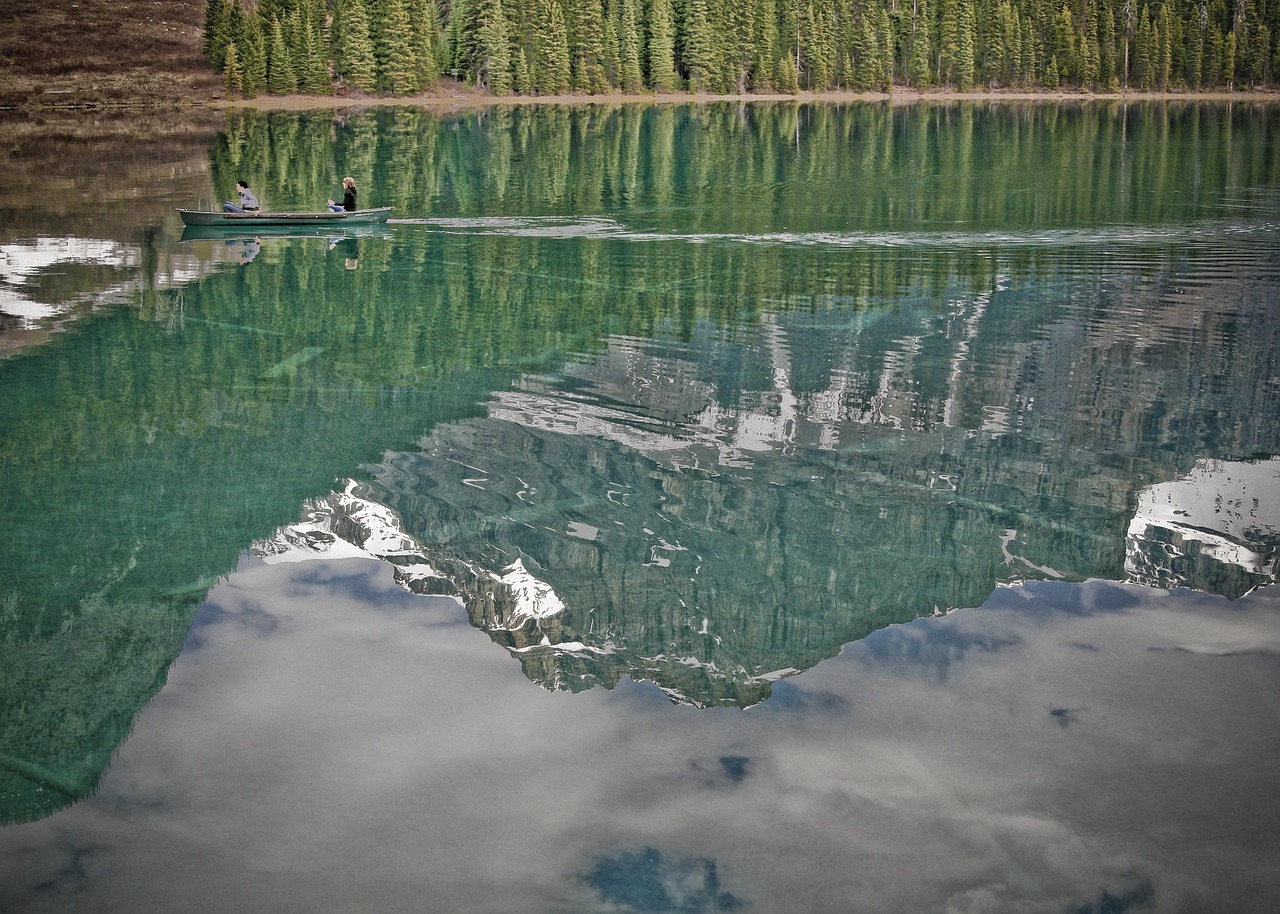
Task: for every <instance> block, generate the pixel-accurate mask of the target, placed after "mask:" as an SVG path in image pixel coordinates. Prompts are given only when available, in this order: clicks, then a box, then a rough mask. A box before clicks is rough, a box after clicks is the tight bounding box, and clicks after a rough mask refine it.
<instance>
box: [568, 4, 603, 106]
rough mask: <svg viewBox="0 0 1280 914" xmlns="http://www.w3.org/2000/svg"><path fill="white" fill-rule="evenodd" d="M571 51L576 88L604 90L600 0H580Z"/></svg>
mask: <svg viewBox="0 0 1280 914" xmlns="http://www.w3.org/2000/svg"><path fill="white" fill-rule="evenodd" d="M576 12H577V16H576V19H575V21H574V26H575V27H574V29H573V33H572V34H571V36H570V41H571V43H570V53H571V55H572V61H573V78H574V83H575V85H576V86H577V88H579V89H581V90H582V91H584V92H587V93H589V94H591V95H598V94H600V93H602V92H607V91H608V89H609V82H608V79H607V78H606V76H605V71H604V12H603V10H602V9H601V6H600V0H579V3H578V6H577V8H576Z"/></svg>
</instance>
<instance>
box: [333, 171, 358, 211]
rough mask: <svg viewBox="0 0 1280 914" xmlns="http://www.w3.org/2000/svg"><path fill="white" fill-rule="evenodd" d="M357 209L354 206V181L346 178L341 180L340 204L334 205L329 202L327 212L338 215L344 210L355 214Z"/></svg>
mask: <svg viewBox="0 0 1280 914" xmlns="http://www.w3.org/2000/svg"><path fill="white" fill-rule="evenodd" d="M358 208H359V207H357V206H356V179H355V178H352V177H346V178H343V179H342V202H341V203H334V202H333V201H332V200H330V201H329V212H331V213H340V212H342V211H343V210H346V211H347V212H349V213H353V212H355V211H356V210H357V209H358Z"/></svg>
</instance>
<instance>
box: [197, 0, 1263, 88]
mask: <svg viewBox="0 0 1280 914" xmlns="http://www.w3.org/2000/svg"><path fill="white" fill-rule="evenodd" d="M1278 19H1280V0H1232V2H1228V0H1164V2H1159V0H1151V2H1148V0H505V2H504V0H207V6H206V17H205V29H204V33H205V44H204V49H205V52H206V53H207V54H208V55H209V58H210V60H211V62H212V63H213V66H214V67H215V69H217V70H218V71H219V72H221V73H222V74H223V75H224V77H225V80H226V84H227V87H228V89H229V90H230V91H233V92H236V93H241V94H244V95H247V96H254V95H260V94H263V93H271V94H286V93H293V92H303V93H314V94H330V93H333V92H335V91H346V92H350V91H356V92H360V93H366V94H379V95H390V96H407V95H415V94H418V93H422V92H427V91H430V90H431V89H432V88H433V87H434V86H435V85H436V84H437V83H438V82H439V81H440V80H441V79H442V78H451V79H457V80H464V81H466V82H468V83H470V84H472V85H475V86H478V87H481V88H483V89H485V90H487V91H489V92H491V93H493V94H495V95H509V94H519V95H533V96H536V95H555V94H562V93H583V94H603V93H610V92H624V93H645V92H677V91H689V92H709V93H758V94H763V93H794V92H798V91H801V90H809V91H829V90H838V89H845V90H853V91H871V90H886V89H888V88H889V87H890V86H892V85H901V86H910V87H914V88H919V89H927V88H930V87H952V88H956V89H962V90H964V89H972V88H977V87H987V88H1047V89H1054V88H1074V89H1088V90H1095V91H1116V90H1121V89H1129V90H1143V91H1163V90H1192V91H1195V90H1205V89H1237V88H1252V87H1260V86H1267V85H1270V84H1272V80H1273V76H1274V74H1276V73H1277V72H1280V60H1277V55H1278V54H1280V25H1278V23H1277V20H1278Z"/></svg>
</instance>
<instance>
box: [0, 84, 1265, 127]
mask: <svg viewBox="0 0 1280 914" xmlns="http://www.w3.org/2000/svg"><path fill="white" fill-rule="evenodd" d="M1102 102H1144V103H1159V102H1176V103H1196V102H1207V103H1215V104H1216V103H1224V102H1240V103H1242V104H1280V89H1249V90H1241V91H1236V92H1226V91H1206V92H1155V91H1152V92H1139V91H1120V92H1081V91H1072V90H1052V91H1049V90H1043V91H1042V90H1026V89H1021V90H1007V89H981V90H969V91H965V92H961V91H958V90H954V89H930V90H925V91H919V90H916V89H911V88H906V87H895V88H893V89H892V90H890V91H888V92H852V91H844V90H834V91H830V92H797V93H795V94H780V93H776V94H767V95H764V94H761V95H757V94H751V93H744V94H694V93H689V92H669V93H640V94H626V93H621V92H612V93H605V94H601V95H583V94H563V95H489V94H487V93H485V92H483V91H479V90H476V89H473V88H471V87H467V86H464V85H461V84H454V85H444V86H439V87H437V88H436V89H435V90H434V91H432V92H427V93H422V94H419V95H408V96H375V95H368V96H366V95H363V94H355V95H259V96H256V97H254V98H227V97H224V96H220V95H213V96H210V97H207V98H203V99H191V100H189V101H188V102H187V103H186V104H181V103H176V102H175V100H174V99H172V98H165V99H159V98H154V97H150V96H143V97H139V98H137V99H135V100H133V101H130V102H127V103H124V102H122V103H118V104H106V103H102V102H92V101H83V102H71V103H69V104H64V105H57V104H51V105H10V106H3V107H0V120H8V121H9V122H11V123H12V122H13V121H15V120H16V121H22V120H26V121H37V120H41V119H45V118H63V117H87V118H96V117H103V116H113V115H124V114H133V115H139V116H144V117H149V116H152V115H178V116H183V115H187V116H190V115H195V114H201V113H203V114H225V113H228V112H231V111H246V110H247V111H325V110H332V111H351V110H360V109H365V108H422V109H438V110H442V111H463V110H478V109H484V108H521V107H531V106H557V107H590V106H597V107H600V106H623V105H711V104H725V103H732V104H800V105H812V104H856V103H866V104H884V103H888V104H890V105H894V106H899V105H901V106H906V105H915V104H939V103H941V104H954V103H974V104H996V105H999V104H1013V103H1019V104H1028V103H1030V104H1057V105H1062V104H1094V103H1102Z"/></svg>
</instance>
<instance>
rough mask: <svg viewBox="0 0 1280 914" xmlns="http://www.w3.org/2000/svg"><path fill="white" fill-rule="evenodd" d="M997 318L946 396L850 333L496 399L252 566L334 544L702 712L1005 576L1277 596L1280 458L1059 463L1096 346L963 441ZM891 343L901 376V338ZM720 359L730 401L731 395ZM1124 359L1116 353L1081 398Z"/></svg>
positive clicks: (1008, 579) (572, 686) (669, 350)
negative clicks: (822, 360)
mask: <svg viewBox="0 0 1280 914" xmlns="http://www.w3.org/2000/svg"><path fill="white" fill-rule="evenodd" d="M997 304H998V303H997ZM986 316H987V317H988V321H987V322H986V323H985V324H983V325H982V327H981V328H976V327H975V328H971V329H970V332H969V333H968V334H967V335H966V336H965V337H964V338H963V339H962V341H961V342H962V343H963V346H964V348H963V350H961V349H960V346H959V345H958V344H956V343H953V349H952V353H951V354H948V355H947V359H948V364H949V365H950V366H951V369H952V377H951V379H950V383H949V385H948V386H947V387H946V389H945V399H943V397H942V396H941V395H939V397H938V398H937V399H936V400H934V401H933V402H929V401H927V400H923V398H921V397H918V396H916V395H914V392H915V391H917V390H919V389H920V387H921V386H922V385H920V384H918V383H917V382H916V379H915V378H914V377H913V376H912V373H911V372H909V371H899V372H897V373H896V374H895V372H893V371H892V370H891V369H890V368H889V367H885V368H884V369H883V370H882V371H880V372H878V373H877V374H875V375H874V376H872V375H871V374H870V373H869V372H862V373H859V372H858V371H857V370H856V368H854V367H850V366H856V365H857V364H858V363H859V361H860V360H862V359H865V358H866V357H867V356H868V355H871V353H867V352H865V351H864V350H865V349H867V348H871V347H872V346H874V345H877V344H874V343H868V342H867V341H866V340H865V339H864V338H863V336H862V334H861V333H860V332H859V325H860V324H861V322H860V321H855V322H852V323H850V324H849V325H848V326H847V327H846V326H840V327H838V329H837V330H836V331H834V332H832V331H831V330H830V329H827V328H825V327H823V326H821V325H818V324H817V322H816V321H814V320H813V319H812V318H811V317H808V316H794V315H793V316H788V317H777V318H773V319H771V320H769V321H767V322H766V323H764V324H763V325H762V326H761V327H760V328H759V330H758V331H757V334H756V335H754V336H748V337H747V338H746V339H737V340H734V341H732V342H730V341H726V340H723V339H719V338H717V336H716V335H715V332H714V331H713V330H711V329H710V328H708V329H707V332H706V335H705V336H704V335H699V336H696V337H695V338H694V339H693V340H692V341H690V342H688V343H676V342H672V341H669V342H666V343H660V342H658V341H653V340H651V341H640V340H615V341H613V343H612V344H611V345H610V346H609V347H608V349H607V350H606V351H605V352H603V353H601V354H600V355H598V356H595V357H593V358H592V359H590V360H589V361H586V362H580V363H577V364H574V365H571V366H569V367H567V368H566V369H565V370H564V371H563V373H562V374H560V375H559V376H557V377H554V378H551V377H546V376H541V377H527V378H525V379H524V380H523V381H522V382H521V383H520V384H518V385H516V387H515V388H514V389H512V390H510V391H500V392H498V393H497V394H496V395H495V398H494V400H493V402H492V403H490V405H489V408H488V415H487V417H485V418H483V419H470V420H465V421H462V422H458V423H453V424H450V425H447V426H441V427H439V428H437V429H436V430H435V431H434V432H433V433H432V434H431V435H429V436H428V437H427V438H425V439H424V440H423V441H422V449H421V450H420V451H414V452H402V453H389V454H387V455H386V456H385V457H384V458H383V461H382V462H381V463H380V464H378V465H376V466H371V467H369V468H367V469H366V473H367V477H366V478H365V479H364V481H362V482H361V483H359V484H354V483H353V484H352V486H351V487H350V488H349V489H348V491H347V492H346V493H345V494H344V495H342V496H335V497H333V498H331V499H329V500H327V501H325V502H322V503H316V504H313V505H312V506H311V509H310V516H309V520H308V522H307V523H305V524H303V525H300V526H298V527H295V528H292V529H288V530H285V531H282V533H281V534H280V535H278V536H277V537H276V538H275V539H274V540H273V541H272V542H270V543H266V544H260V546H259V547H258V550H259V552H260V553H263V554H267V555H272V556H273V557H274V558H275V559H276V560H279V559H280V558H281V557H284V556H290V557H294V558H297V557H299V555H298V552H299V551H300V552H301V553H302V554H304V555H305V554H306V553H312V554H318V555H333V554H336V553H335V552H334V551H333V550H334V545H333V539H334V537H341V538H342V540H344V546H346V547H350V546H355V547H357V550H356V551H357V552H358V553H359V554H366V555H378V556H380V557H383V558H386V559H388V560H390V561H392V562H393V563H395V564H396V566H397V573H398V575H399V577H400V579H401V580H402V582H403V583H404V585H405V586H406V587H409V588H410V589H412V590H415V591H417V592H420V593H435V594H440V593H454V594H457V595H458V596H459V598H460V599H461V600H462V602H463V603H464V604H465V606H466V609H467V613H468V615H469V618H470V620H471V623H472V624H473V625H475V626H476V627H478V628H481V629H483V630H485V631H487V632H488V633H489V635H490V637H491V638H493V640H494V641H495V642H497V643H499V644H501V645H503V646H504V647H506V648H507V649H508V650H509V651H510V652H511V654H512V656H513V657H515V658H516V659H517V660H518V661H519V662H520V664H521V666H522V667H523V669H524V671H525V674H526V675H528V676H529V677H530V678H531V679H533V680H534V681H536V682H539V683H541V684H543V685H545V686H547V687H550V688H555V689H567V690H571V691H581V690H583V689H586V688H590V687H591V686H593V685H604V686H606V687H613V686H614V685H616V684H617V683H618V682H619V681H620V680H621V679H622V678H623V677H631V678H633V679H643V680H649V681H652V682H654V683H656V684H657V685H658V686H659V687H660V688H662V689H663V691H665V692H666V693H667V694H668V695H669V696H670V697H671V698H672V699H673V700H675V701H677V702H683V703H690V704H694V705H698V706H707V705H715V704H725V705H738V706H741V707H746V706H749V705H752V704H755V703H756V702H758V701H761V700H763V699H765V698H767V697H768V696H769V694H770V686H771V683H773V682H775V681H777V680H778V679H780V678H783V677H786V676H790V675H794V674H795V673H797V672H800V671H802V670H805V669H808V668H809V667H812V666H813V665H814V664H815V663H817V662H818V661H820V660H822V659H824V658H826V657H830V656H833V655H834V654H836V653H837V652H838V651H839V650H840V649H841V646H842V645H844V644H846V643H848V642H850V641H853V640H856V639H858V638H861V637H864V636H865V635H867V634H868V633H869V632H871V631H874V630H875V629H877V628H881V627H883V626H885V625H888V624H891V623H894V622H903V621H906V620H908V619H911V618H915V617H917V616H921V615H936V614H939V613H943V612H947V611H950V610H952V609H954V608H957V607H966V606H978V605H981V604H982V603H983V602H984V601H985V600H986V599H987V597H988V596H989V595H990V593H991V591H992V589H993V588H995V587H996V586H997V585H1000V584H1012V583H1017V582H1021V581H1025V580H1034V579H1053V580H1076V581H1079V580H1085V579H1088V578H1108V579H1112V580H1123V579H1127V580H1133V581H1140V582H1143V583H1149V584H1153V585H1156V586H1164V587H1170V586H1186V587H1195V588H1196V589H1202V590H1207V591H1209V592H1213V593H1220V594H1223V595H1225V596H1229V597H1233V598H1235V597H1239V596H1241V595H1243V594H1245V593H1247V592H1248V591H1249V590H1251V589H1253V588H1255V587H1257V586H1260V585H1263V584H1268V583H1272V582H1274V581H1276V580H1277V574H1278V562H1280V460H1276V459H1272V460H1266V461H1255V462H1252V463H1226V464H1222V463H1220V462H1212V463H1201V464H1198V465H1197V467H1196V468H1195V470H1194V471H1193V475H1192V477H1191V478H1190V479H1188V480H1187V481H1185V482H1182V483H1176V484H1175V483H1164V484H1160V485H1157V486H1154V487H1148V488H1141V480H1142V479H1144V478H1151V477H1152V476H1153V475H1155V474H1156V473H1158V472H1160V471H1161V470H1162V467H1161V463H1160V458H1159V451H1158V449H1157V450H1148V451H1146V452H1145V453H1142V454H1138V453H1137V452H1139V451H1142V450H1143V448H1150V447H1151V445H1152V444H1158V442H1147V443H1144V442H1139V441H1137V440H1126V439H1125V438H1124V436H1123V434H1121V435H1118V436H1117V437H1116V438H1114V439H1112V440H1106V439H1099V440H1098V442H1097V445H1096V446H1095V448H1094V449H1093V451H1092V452H1091V453H1089V454H1087V455H1086V454H1082V453H1081V452H1079V451H1077V450H1075V449H1068V448H1064V447H1062V446H1061V445H1060V444H1059V442H1061V441H1075V440H1080V439H1081V438H1083V437H1084V436H1085V435H1087V434H1089V433H1090V431H1089V430H1088V429H1087V428H1083V426H1087V423H1085V422H1080V421H1077V419H1076V418H1075V417H1077V416H1089V415H1091V414H1092V412H1093V411H1090V410H1085V409H1083V408H1078V407H1079V405H1080V404H1079V402H1078V400H1075V401H1074V402H1073V397H1072V395H1071V391H1070V390H1068V391H1067V393H1066V395H1065V396H1064V394H1063V391H1062V390H1061V389H1057V388H1058V385H1064V386H1067V387H1068V388H1069V387H1070V385H1071V384H1072V383H1073V379H1081V374H1082V373H1081V372H1080V371H1079V370H1078V369H1079V364H1080V362H1079V361H1078V360H1079V359H1081V358H1087V357H1088V356H1089V355H1090V354H1091V353H1090V350H1089V349H1088V348H1087V347H1085V348H1082V351H1083V355H1082V356H1077V357H1076V359H1067V360H1062V361H1061V362H1060V363H1059V365H1058V368H1057V370H1058V371H1060V372H1062V373H1063V374H1062V376H1061V377H1056V376H1053V375H1052V374H1048V373H1046V372H1044V371H1039V372H1037V373H1038V375H1039V378H1038V380H1037V382H1036V383H1035V384H1019V385H1017V387H1016V389H1014V390H1009V391H1005V392H1003V393H1004V397H1003V398H1002V399H1003V401H1004V402H1010V403H1017V402H1023V403H1026V404H1028V406H1027V407H1026V408H1025V409H1024V410H1022V411H1016V410H1011V411H1010V413H1009V414H1008V415H1007V416H1006V417H1005V422H1006V423H1009V424H1016V425H1017V426H1019V427H1020V428H1021V429H1022V434H1021V435H1017V436H1015V435H1012V434H1008V433H1006V432H1004V431H1000V430H995V431H993V430H987V429H983V428H969V429H965V428H957V427H956V424H955V421H954V417H955V416H957V415H965V414H968V415H973V416H978V415H983V414H984V411H980V410H978V409H975V408H973V407H974V406H975V405H976V404H973V403H971V402H970V399H969V398H970V397H971V396H973V395H974V393H975V392H981V393H982V395H983V396H986V397H990V396H991V393H992V391H994V390H998V389H999V386H1000V382H999V379H997V378H991V377H984V376H981V375H979V374H978V373H977V372H976V371H975V370H974V364H975V361H974V360H975V359H976V358H977V357H979V356H980V354H981V353H982V352H984V351H985V350H987V349H990V348H994V346H995V345H996V343H995V342H994V341H988V340H987V339H986V338H985V337H984V335H983V332H984V331H985V332H987V333H994V334H995V336H996V337H997V339H998V338H999V334H1000V327H999V324H998V322H997V321H996V318H997V317H998V313H997V311H996V309H995V308H994V307H992V308H990V309H989V311H988V313H987V315H986ZM829 317H830V315H828V318H829ZM886 322H887V323H888V322H891V321H889V320H888V319H887V320H886ZM1059 332H1061V331H1059ZM793 341H799V344H798V343H796V342H793ZM1086 342H1087V340H1082V347H1083V344H1084V343H1086ZM1273 342H1274V340H1269V341H1268V342H1267V344H1266V345H1271V344H1272V343H1273ZM878 345H880V346H883V347H884V350H883V351H882V354H881V355H879V356H878V358H879V359H882V360H883V364H884V365H885V366H891V365H892V364H893V363H894V360H895V359H894V357H895V355H896V352H895V350H896V348H897V344H896V342H890V343H889V344H887V345H886V344H885V343H880V344H878ZM1028 349H1029V351H1027V352H1025V353H1024V354H1023V356H1022V358H1023V359H1024V361H1025V362H1027V363H1031V364H1039V363H1041V362H1046V361H1048V353H1049V351H1050V347H1049V346H1048V345H1047V344H1040V345H1036V344H1032V345H1031V346H1029V347H1028ZM796 350H802V351H804V352H806V353H808V352H812V351H819V352H824V353H837V354H839V355H840V356H841V357H842V358H840V359H839V360H836V359H833V360H832V364H833V365H834V366H836V367H835V368H834V369H833V370H832V371H831V373H830V375H828V376H827V380H828V381H829V383H827V384H825V385H824V386H821V387H819V388H818V389H816V390H815V389H812V388H811V389H808V390H806V389H803V388H802V387H801V383H800V382H799V381H798V380H797V379H798V377H799V376H801V375H803V374H804V373H806V372H807V373H808V374H809V376H810V378H812V377H814V376H815V375H814V373H813V371H812V365H811V364H809V363H807V362H806V361H804V359H805V358H806V356H803V355H802V356H798V357H796V358H794V359H793V356H792V353H793V352H795V351H796ZM935 358H937V356H935ZM797 363H798V364H797ZM718 364H732V365H733V366H734V375H733V380H734V383H735V385H740V386H735V387H732V388H728V387H722V386H719V385H717V383H716V381H715V378H716V372H717V365H718ZM979 364H981V363H979ZM1126 368H1127V366H1119V365H1107V364H1106V363H1105V362H1104V363H1102V365H1101V366H1098V367H1095V371H1096V372H1097V374H1096V375H1094V376H1092V377H1089V376H1086V377H1085V378H1083V380H1084V381H1085V382H1086V383H1090V384H1093V383H1096V382H1097V380H1098V378H1099V377H1103V378H1105V377H1106V376H1107V375H1108V374H1110V373H1112V372H1116V371H1121V370H1125V369H1126ZM1030 374H1031V372H1030V371H1029V370H1028V369H1026V368H1024V369H1023V370H1021V371H1019V372H1016V373H1013V375H1012V376H1014V377H1026V376H1028V375H1030ZM742 378H754V379H759V380H762V381H763V382H764V383H765V384H768V385H769V386H763V387H761V388H758V389H752V388H751V387H749V386H746V385H742V383H741V379H742ZM1178 381H1179V379H1178V378H1177V377H1176V376H1175V377H1170V376H1165V377H1163V378H1161V379H1160V382H1159V383H1160V384H1161V385H1172V384H1174V383H1177V382H1178ZM873 383H878V385H879V386H877V387H874V388H873ZM1075 383H1077V384H1079V383H1080V381H1079V380H1076V381H1075ZM1149 383H1152V384H1155V383H1156V381H1155V379H1154V378H1152V379H1151V380H1150V382H1149ZM1053 396H1057V397H1058V400H1059V406H1058V412H1057V413H1055V414H1052V415H1046V413H1047V412H1048V410H1049V408H1051V406H1050V404H1051V403H1052V397H1053ZM1085 396H1089V394H1088V393H1087V392H1085V393H1080V394H1078V397H1080V398H1083V397H1085ZM729 398H733V399H736V401H737V402H728V403H726V402H725V401H726V399H729ZM988 402H989V401H988ZM1030 404H1036V406H1035V407H1034V408H1033V407H1032V406H1031V405H1030ZM1147 408H1159V404H1148V405H1147ZM913 426H914V427H913ZM1122 456H1123V457H1124V460H1123V461H1121V460H1120V459H1119V458H1121V457H1122ZM1135 502H1136V503H1137V505H1138V509H1137V514H1135V513H1134V507H1133V506H1134V504H1135ZM1224 506H1225V507H1226V509H1227V511H1228V513H1226V514H1224V513H1223V510H1224ZM388 509H390V510H388ZM317 525H318V526H317ZM322 533H324V534H330V535H328V536H326V535H318V534H322Z"/></svg>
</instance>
